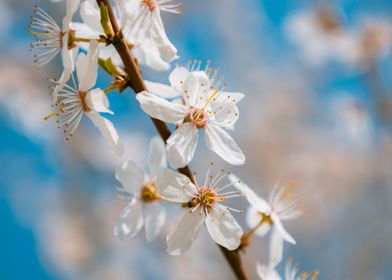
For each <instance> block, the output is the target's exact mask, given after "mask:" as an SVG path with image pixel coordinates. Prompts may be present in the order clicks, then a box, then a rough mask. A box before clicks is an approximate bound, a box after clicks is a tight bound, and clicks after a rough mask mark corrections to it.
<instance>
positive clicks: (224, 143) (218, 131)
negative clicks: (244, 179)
mask: <svg viewBox="0 0 392 280" xmlns="http://www.w3.org/2000/svg"><path fill="white" fill-rule="evenodd" d="M205 138H206V143H207V146H208V147H209V148H210V149H211V150H212V151H213V152H215V153H217V154H218V155H219V156H220V157H221V158H223V159H224V160H225V161H227V162H228V163H230V164H233V165H242V164H244V162H245V156H244V154H243V153H242V151H241V149H240V148H239V147H238V145H237V144H236V143H235V142H234V140H233V138H231V136H230V135H229V134H228V133H227V132H226V131H224V130H223V129H222V128H220V127H219V126H216V125H213V124H208V125H207V126H206V134H205Z"/></svg>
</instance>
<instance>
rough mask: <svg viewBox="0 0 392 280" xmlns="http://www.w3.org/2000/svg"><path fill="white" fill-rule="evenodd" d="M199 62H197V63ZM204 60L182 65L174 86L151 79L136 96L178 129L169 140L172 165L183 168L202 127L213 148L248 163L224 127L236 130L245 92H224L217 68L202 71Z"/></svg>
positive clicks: (173, 76) (236, 161)
mask: <svg viewBox="0 0 392 280" xmlns="http://www.w3.org/2000/svg"><path fill="white" fill-rule="evenodd" d="M195 64H196V65H195ZM200 64H201V63H200V62H196V63H194V65H193V66H192V67H191V68H190V69H187V68H186V67H178V68H176V69H174V70H173V72H172V73H171V74H170V76H169V80H170V84H171V85H170V86H167V85H163V84H159V83H152V82H147V83H146V86H147V88H148V91H144V92H141V93H139V94H138V95H137V96H136V98H137V100H138V101H139V102H140V105H141V107H142V109H143V110H144V111H145V112H146V113H147V114H148V115H150V116H151V117H153V118H156V119H159V120H162V121H164V122H168V123H176V124H178V128H177V129H176V130H175V132H174V133H173V134H172V135H171V136H170V137H169V139H168V140H167V153H168V160H169V163H170V165H171V166H172V167H173V168H179V167H183V166H185V165H187V164H188V163H189V162H190V161H191V160H192V158H193V156H194V153H195V150H196V146H197V143H198V138H199V130H201V129H202V130H205V141H206V144H207V146H208V148H209V149H210V150H212V151H213V152H215V153H216V154H218V155H219V156H220V157H221V158H223V159H224V160H226V161H227V162H229V163H230V164H233V165H241V164H244V162H245V156H244V154H243V153H242V151H241V149H240V148H239V147H238V145H237V144H236V143H235V141H234V140H233V138H232V137H231V136H230V135H229V134H228V133H227V132H226V131H225V130H224V129H223V128H226V129H232V128H233V126H234V124H235V123H236V121H237V120H238V116H239V111H238V107H237V103H238V102H239V101H240V100H241V99H242V98H243V96H244V95H243V94H242V93H238V92H224V91H223V90H224V86H223V87H220V85H221V83H222V79H217V74H218V73H217V72H218V71H217V70H216V71H213V70H212V69H211V68H210V67H209V63H208V64H207V66H206V68H205V70H204V71H202V70H200ZM178 95H181V96H182V100H181V102H178V101H177V100H174V101H173V102H169V101H168V100H166V99H164V98H162V97H161V96H166V97H169V96H171V97H176V96H178Z"/></svg>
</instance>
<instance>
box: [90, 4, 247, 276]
mask: <svg viewBox="0 0 392 280" xmlns="http://www.w3.org/2000/svg"><path fill="white" fill-rule="evenodd" d="M101 3H103V4H104V5H105V6H106V7H107V8H108V12H109V17H110V22H111V24H112V27H113V31H114V33H115V34H116V35H115V36H117V38H118V39H119V40H114V41H113V46H114V47H115V48H116V50H117V52H118V54H119V55H120V57H121V60H122V62H123V63H124V68H125V72H126V73H127V75H128V79H129V84H130V86H131V88H132V89H133V91H134V92H135V94H138V93H139V92H142V91H145V90H147V88H146V85H145V84H144V81H143V78H142V75H141V73H140V70H139V67H138V66H137V64H136V62H135V59H134V58H133V57H132V55H131V53H130V50H129V48H128V45H127V44H126V42H125V41H124V39H123V35H122V31H121V29H120V28H119V26H118V23H117V20H116V18H115V16H114V13H113V9H112V7H111V5H110V3H109V1H108V0H97V4H98V6H100V4H101ZM151 120H152V122H153V124H154V126H155V128H156V129H157V131H158V133H159V135H160V136H161V138H162V139H163V140H164V141H165V143H166V141H167V139H168V138H169V137H170V135H171V132H170V129H169V127H168V126H167V124H166V123H165V122H163V121H161V120H157V119H154V118H151ZM178 171H179V172H180V173H182V174H184V175H186V176H188V177H189V178H190V179H191V180H192V181H193V179H194V178H193V176H192V172H191V170H190V168H189V167H188V166H185V167H183V168H179V169H178ZM219 247H220V249H221V251H222V253H223V255H224V256H225V258H226V260H227V262H228V263H229V265H230V267H231V269H232V270H233V272H234V274H235V275H236V276H237V279H238V280H247V279H248V277H247V274H246V272H245V270H244V267H243V265H242V262H241V257H240V255H239V252H238V251H237V250H234V251H229V250H227V249H226V248H224V247H222V246H219Z"/></svg>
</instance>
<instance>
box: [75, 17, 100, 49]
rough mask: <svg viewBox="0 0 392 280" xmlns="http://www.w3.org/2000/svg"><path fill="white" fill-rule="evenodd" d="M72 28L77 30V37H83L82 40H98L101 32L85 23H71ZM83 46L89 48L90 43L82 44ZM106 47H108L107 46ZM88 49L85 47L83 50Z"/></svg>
mask: <svg viewBox="0 0 392 280" xmlns="http://www.w3.org/2000/svg"><path fill="white" fill-rule="evenodd" d="M71 28H72V29H73V30H75V36H76V37H82V38H90V39H93V38H98V36H99V34H101V32H99V31H98V30H95V29H92V28H91V27H89V26H88V25H87V24H85V23H81V22H72V23H71ZM81 45H82V46H84V45H86V46H88V43H84V44H81ZM105 47H106V46H105ZM87 48H88V47H83V49H87Z"/></svg>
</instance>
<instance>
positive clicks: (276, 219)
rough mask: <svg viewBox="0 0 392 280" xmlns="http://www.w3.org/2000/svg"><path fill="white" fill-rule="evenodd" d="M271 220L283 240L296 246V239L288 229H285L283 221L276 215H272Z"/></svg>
mask: <svg viewBox="0 0 392 280" xmlns="http://www.w3.org/2000/svg"><path fill="white" fill-rule="evenodd" d="M271 219H272V221H273V222H274V228H276V229H277V231H278V232H279V234H280V235H281V236H282V238H283V239H284V240H286V241H287V242H290V243H292V244H295V240H294V238H293V237H292V236H291V235H290V233H288V232H287V231H286V229H285V228H284V227H283V224H282V221H281V220H280V219H279V217H278V216H277V215H276V214H275V213H273V214H271Z"/></svg>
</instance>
